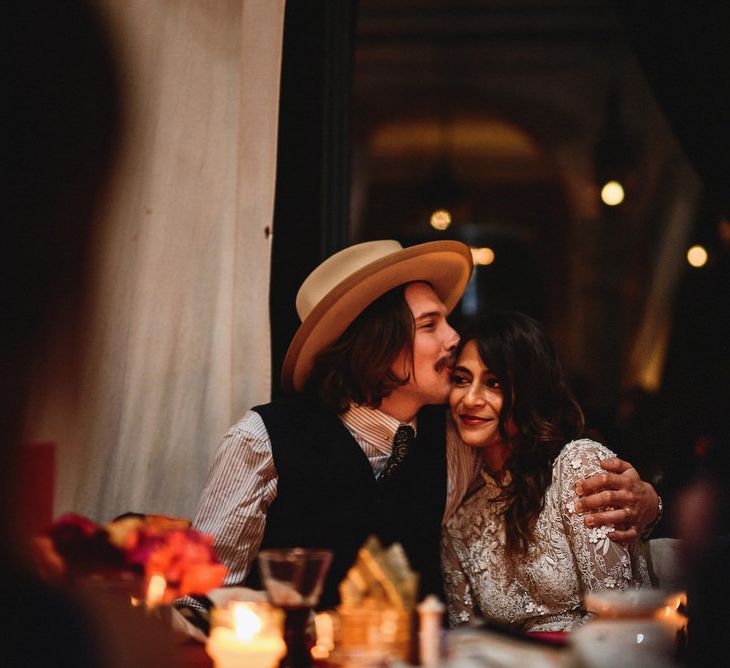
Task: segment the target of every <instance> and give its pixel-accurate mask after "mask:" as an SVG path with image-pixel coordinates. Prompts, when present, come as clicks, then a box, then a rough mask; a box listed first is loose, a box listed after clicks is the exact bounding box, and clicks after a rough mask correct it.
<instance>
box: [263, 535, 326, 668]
mask: <svg viewBox="0 0 730 668" xmlns="http://www.w3.org/2000/svg"><path fill="white" fill-rule="evenodd" d="M331 561H332V552H331V551H330V550H322V549H311V548H302V547H294V548H284V549H270V550H262V551H261V552H259V556H258V564H259V570H260V572H261V581H262V582H263V584H264V587H265V588H266V593H267V594H268V597H269V601H270V602H271V603H272V604H273V605H276V606H277V607H279V608H281V609H282V610H283V611H284V614H285V618H284V640H285V641H286V647H287V653H286V656H285V657H284V659H283V660H282V662H281V664H280V666H281V667H282V668H284V667H286V668H308V667H309V666H311V665H312V656H311V654H310V647H309V646H308V643H307V640H306V628H307V622H308V621H309V617H310V614H311V612H312V609H313V608H314V606H315V605H316V604H317V602H318V601H319V595H320V593H321V591H322V584H323V583H324V577H325V574H326V573H327V569H328V568H329V565H330V562H331Z"/></svg>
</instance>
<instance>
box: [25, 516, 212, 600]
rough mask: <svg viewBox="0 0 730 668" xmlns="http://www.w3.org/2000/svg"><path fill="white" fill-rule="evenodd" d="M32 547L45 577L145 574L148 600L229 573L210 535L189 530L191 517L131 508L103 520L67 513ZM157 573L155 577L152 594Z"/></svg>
mask: <svg viewBox="0 0 730 668" xmlns="http://www.w3.org/2000/svg"><path fill="white" fill-rule="evenodd" d="M34 547H35V549H34V553H35V558H36V563H37V564H38V566H39V569H40V571H41V573H42V574H43V575H45V576H46V578H47V579H56V580H60V579H78V578H79V577H87V576H93V577H96V578H101V579H103V578H113V577H116V576H119V575H123V574H128V575H129V574H131V575H136V576H139V577H144V580H145V591H147V592H148V595H147V603H148V604H150V605H157V604H159V603H169V602H170V601H172V600H173V599H175V598H178V597H180V596H184V595H186V594H202V593H205V592H208V591H210V590H211V589H215V588H216V587H219V586H220V585H221V584H222V582H223V579H224V578H225V575H226V567H225V566H224V565H223V564H221V563H219V562H218V560H217V558H216V556H215V551H214V549H213V538H212V536H207V535H205V534H201V533H199V532H198V531H196V530H194V529H191V528H190V522H189V521H188V520H180V519H175V518H170V517H166V516H164V515H140V514H134V513H128V514H127V515H123V516H121V517H119V518H117V519H116V520H114V521H112V522H110V523H109V524H106V525H101V524H97V523H95V522H93V521H92V520H90V519H88V518H86V517H83V516H82V515H76V514H73V513H68V514H65V515H62V516H61V517H59V518H58V519H57V520H56V521H55V522H54V523H53V524H52V525H51V526H50V527H49V529H48V530H47V532H46V533H45V534H44V535H42V536H39V537H37V538H36V540H35V545H34ZM153 578H155V579H156V581H157V582H156V586H155V593H154V595H153V596H152V597H150V593H151V590H152V587H150V584H151V582H152V580H153ZM160 583H162V584H161V585H160Z"/></svg>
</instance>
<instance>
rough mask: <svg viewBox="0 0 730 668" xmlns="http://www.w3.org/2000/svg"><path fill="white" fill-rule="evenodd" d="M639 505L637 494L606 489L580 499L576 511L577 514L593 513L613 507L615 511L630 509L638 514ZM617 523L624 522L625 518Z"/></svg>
mask: <svg viewBox="0 0 730 668" xmlns="http://www.w3.org/2000/svg"><path fill="white" fill-rule="evenodd" d="M637 503H638V501H637V498H636V494H634V493H633V492H631V491H627V490H618V491H617V490H613V489H605V490H603V491H602V492H597V493H595V494H589V495H588V496H584V497H582V498H580V499H578V500H577V501H576V502H575V511H576V512H577V513H591V512H596V511H600V510H602V509H604V508H606V507H607V506H612V507H613V508H615V509H623V508H627V507H628V508H630V509H632V510H633V511H634V513H636V512H637ZM622 512H623V511H622ZM617 521H619V522H623V521H624V518H623V517H621V518H619V519H618V520H617Z"/></svg>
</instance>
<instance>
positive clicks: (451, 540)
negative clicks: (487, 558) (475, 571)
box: [441, 524, 475, 628]
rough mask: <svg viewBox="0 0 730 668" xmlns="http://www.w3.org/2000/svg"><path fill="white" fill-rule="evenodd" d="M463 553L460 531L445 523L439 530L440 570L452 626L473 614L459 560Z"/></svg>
mask: <svg viewBox="0 0 730 668" xmlns="http://www.w3.org/2000/svg"><path fill="white" fill-rule="evenodd" d="M464 553H465V552H464V546H463V541H462V536H461V533H460V531H459V530H458V529H456V528H454V527H452V526H450V525H449V524H447V525H446V526H444V527H443V528H442V530H441V572H442V574H443V578H444V590H445V595H446V611H447V614H448V618H449V626H451V627H452V628H453V627H455V626H459V625H460V624H464V623H466V622H468V621H470V620H471V619H472V618H473V617H474V616H475V613H474V599H473V597H472V592H471V586H470V585H469V581H468V579H467V577H466V574H465V573H464V570H463V569H462V567H461V562H460V561H459V554H462V555H463V554H464Z"/></svg>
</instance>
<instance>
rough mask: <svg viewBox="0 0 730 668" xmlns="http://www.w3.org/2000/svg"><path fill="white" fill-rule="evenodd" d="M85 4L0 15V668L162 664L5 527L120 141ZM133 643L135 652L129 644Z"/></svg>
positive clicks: (76, 308)
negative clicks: (43, 572)
mask: <svg viewBox="0 0 730 668" xmlns="http://www.w3.org/2000/svg"><path fill="white" fill-rule="evenodd" d="M95 7H96V5H94V4H91V3H88V2H84V1H80V0H66V1H64V2H56V1H55V0H28V1H25V0H24V1H23V2H19V3H7V4H4V5H3V9H4V15H5V18H6V21H5V24H6V25H8V26H9V27H10V30H9V31H8V33H9V34H8V38H7V39H8V42H7V47H6V48H5V50H4V52H5V54H6V55H5V58H6V67H7V70H8V72H9V73H10V77H11V82H10V86H9V90H10V92H11V96H10V98H9V99H10V100H11V103H10V105H9V115H8V116H7V117H6V122H5V126H4V127H5V130H4V135H5V141H6V146H7V150H6V160H7V163H8V169H7V171H6V178H7V183H8V191H7V195H6V197H5V198H4V202H3V204H4V207H5V209H6V212H5V221H4V226H3V233H4V238H3V241H2V244H0V312H1V313H2V314H3V320H2V326H0V439H1V445H0V476H2V478H1V480H0V503H1V504H2V508H3V512H2V514H0V543H1V544H0V591H2V594H3V605H2V616H1V626H2V629H3V640H2V642H1V643H0V664H2V665H4V666H21V665H22V666H34V667H35V666H44V667H45V666H85V667H86V666H111V667H113V666H124V665H142V661H141V660H142V658H143V657H144V658H145V660H146V659H147V658H149V659H150V660H151V661H153V662H154V665H171V664H170V663H169V661H168V659H169V658H170V654H169V652H168V649H169V646H167V645H166V644H165V641H164V639H161V640H160V641H157V640H155V642H152V636H150V630H151V629H148V628H145V626H148V625H144V626H143V627H140V625H139V624H137V623H136V621H135V619H134V618H133V616H132V615H131V614H130V611H129V610H126V609H117V608H116V607H114V606H112V605H111V604H110V602H109V601H106V600H104V599H103V597H99V598H97V599H94V600H92V599H88V598H85V597H83V596H77V595H75V594H74V593H72V592H70V591H67V590H65V589H63V588H61V587H54V586H50V585H48V584H46V583H44V582H42V581H41V580H40V578H39V577H38V576H37V575H36V573H35V572H34V570H33V568H32V566H31V564H32V560H31V559H30V558H29V556H28V554H29V553H28V550H27V538H28V536H25V535H24V530H25V528H24V527H23V526H22V525H21V522H20V521H19V519H18V518H19V511H20V510H21V508H20V507H19V506H20V503H19V500H18V499H19V495H18V494H19V491H20V489H19V487H20V484H21V483H19V480H20V476H19V461H20V454H21V447H22V438H23V436H22V431H23V419H24V410H25V407H26V405H27V399H28V396H29V386H30V380H31V375H32V371H33V368H34V365H36V364H38V363H39V362H38V361H39V360H40V359H41V358H42V354H43V350H44V348H45V347H46V346H47V345H48V344H49V343H50V342H51V341H52V339H54V338H56V337H58V336H62V335H65V336H71V337H78V334H79V331H80V313H81V305H82V301H83V295H84V275H85V268H86V254H87V253H86V251H87V246H88V242H89V240H90V233H91V229H92V224H93V220H94V215H95V211H96V210H97V208H98V205H99V204H100V203H101V201H102V198H103V195H104V192H105V186H106V185H107V182H108V181H109V176H110V174H111V170H112V168H113V163H114V160H113V159H114V155H115V152H116V149H117V145H118V143H119V138H120V129H121V105H120V95H119V86H118V76H117V68H116V63H115V59H114V56H113V52H112V48H111V43H110V41H109V39H108V37H107V34H106V31H105V29H104V25H103V22H102V19H101V16H100V15H98V14H97V11H96V9H95ZM61 330H63V333H62V332H61ZM74 341H75V342H76V343H78V341H79V339H78V338H74ZM77 347H79V348H81V346H77ZM81 352H83V350H81ZM76 361H78V360H76ZM73 362H74V361H73V360H72V362H71V364H70V366H71V367H73V366H74V363H73ZM61 445H62V444H61ZM132 634H134V637H135V641H136V642H135V643H129V641H128V638H129V637H130V636H131V635H132ZM127 646H129V647H131V649H126V647H127ZM163 661H164V662H165V663H163Z"/></svg>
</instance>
